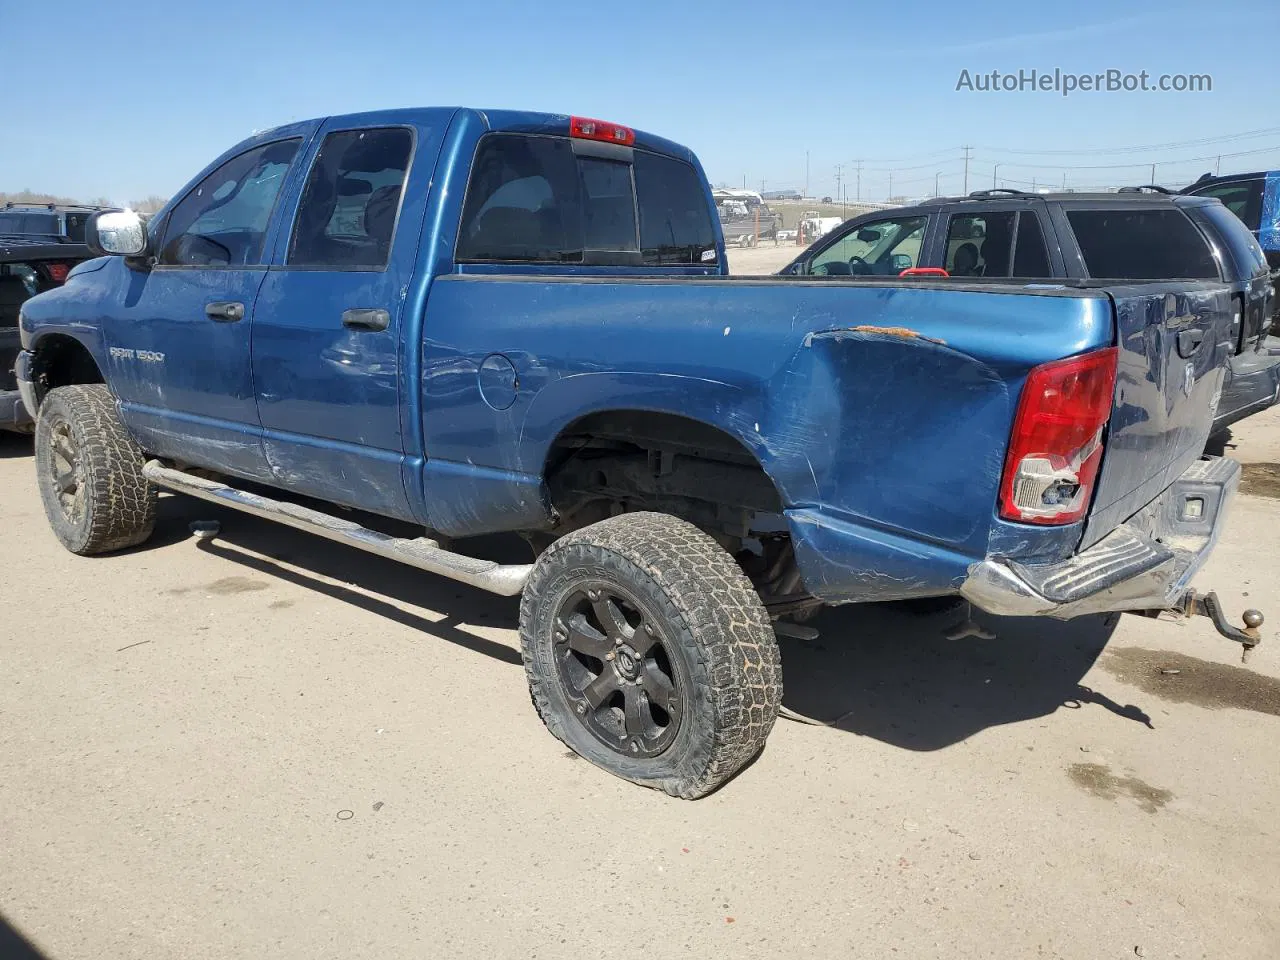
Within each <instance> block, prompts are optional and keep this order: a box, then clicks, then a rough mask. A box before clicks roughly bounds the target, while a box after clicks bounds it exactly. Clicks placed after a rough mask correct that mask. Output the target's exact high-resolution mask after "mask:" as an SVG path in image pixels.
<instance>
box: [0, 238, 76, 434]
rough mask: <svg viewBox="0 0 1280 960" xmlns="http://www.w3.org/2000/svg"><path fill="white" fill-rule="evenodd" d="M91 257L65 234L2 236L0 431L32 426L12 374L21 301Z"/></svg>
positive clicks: (57, 283)
mask: <svg viewBox="0 0 1280 960" xmlns="http://www.w3.org/2000/svg"><path fill="white" fill-rule="evenodd" d="M92 256H93V254H92V253H90V252H89V248H88V247H86V246H85V245H84V244H83V243H75V242H73V241H71V240H69V239H67V238H66V237H57V236H45V235H39V234H34V235H25V236H24V235H16V236H4V235H0V430H20V431H26V430H30V429H31V417H30V416H29V415H28V414H27V411H26V410H25V409H24V408H23V406H22V398H21V397H20V396H19V395H18V382H17V380H16V379H15V377H14V373H13V363H14V360H15V359H16V358H17V356H18V350H19V349H21V347H20V344H19V337H18V314H19V313H20V312H21V310H22V305H23V304H24V303H26V302H27V301H28V300H30V299H31V298H32V297H34V296H35V295H36V294H38V293H44V292H45V291H46V290H52V289H53V288H54V287H60V286H62V284H63V283H64V282H66V279H67V275H68V274H69V273H70V272H71V271H72V270H73V269H74V268H75V267H76V265H77V264H80V263H83V262H84V261H85V260H88V259H89V258H91V257H92Z"/></svg>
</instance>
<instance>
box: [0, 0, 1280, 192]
mask: <svg viewBox="0 0 1280 960" xmlns="http://www.w3.org/2000/svg"><path fill="white" fill-rule="evenodd" d="M57 6H58V13H57V15H56V16H57V21H58V22H57V25H56V28H55V29H53V30H52V31H47V30H42V29H37V28H36V27H35V26H34V25H38V24H41V23H45V22H46V21H47V19H48V17H49V15H50V7H49V5H48V3H47V2H35V0H0V38H15V37H23V38H24V39H23V40H22V41H21V42H17V43H8V42H5V41H4V40H0V43H3V48H4V59H3V63H4V75H5V92H6V97H5V100H6V103H7V105H8V110H7V111H6V118H5V120H4V122H3V124H2V125H0V190H17V189H22V188H31V189H34V190H40V191H47V192H52V193H59V194H69V195H74V196H80V197H93V196H108V197H111V198H113V199H115V200H117V201H126V200H129V199H133V198H140V197H143V196H146V195H148V194H152V193H155V194H161V195H165V196H167V195H169V194H170V193H172V192H173V191H174V190H176V189H177V188H178V187H179V186H181V185H182V184H183V183H184V182H186V180H188V179H189V178H190V177H191V176H192V175H193V174H194V173H196V172H197V171H198V170H199V169H200V168H201V167H203V166H204V165H205V164H206V163H207V162H208V161H209V160H211V159H212V158H213V157H214V156H216V155H217V154H218V153H220V152H221V151H222V150H224V149H225V148H227V147H229V146H231V145H232V144H234V143H236V142H237V141H238V140H240V139H241V138H243V137H245V136H247V135H248V134H250V133H251V132H252V131H254V130H255V129H260V128H265V127H270V126H274V125H276V124H278V123H283V122H287V121H289V120H294V119H302V118H306V117H312V116H323V115H329V114H334V113H345V112H349V111H355V110H365V109H373V108H378V107H397V106H412V105H428V104H454V103H463V104H468V105H476V106H492V107H516V108H526V109H535V110H549V111H554V112H565V113H581V114H586V115H590V116H597V117H601V118H603V119H608V120H616V121H618V122H621V123H627V124H631V125H633V126H637V127H641V128H644V129H647V130H651V131H653V132H655V133H660V134H662V135H664V136H667V137H670V138H671V139H674V140H677V141H680V142H682V143H685V144H688V145H689V146H691V147H693V149H694V150H695V151H696V152H697V153H698V155H699V156H700V157H701V158H702V160H703V163H704V165H705V166H706V168H707V171H708V174H709V176H710V177H711V179H712V180H713V181H717V182H727V183H729V184H733V185H739V186H740V185H741V184H742V182H743V179H744V177H745V179H746V182H747V183H749V184H750V185H752V186H753V187H754V188H757V189H758V188H759V186H760V183H761V181H762V180H763V181H765V182H766V185H767V187H768V188H770V189H772V188H775V187H784V186H787V187H793V186H802V185H803V182H804V177H805V152H806V150H807V151H808V152H809V170H810V174H809V176H810V188H811V192H813V193H815V194H818V195H821V194H833V195H834V193H835V167H836V164H839V163H843V164H844V171H845V175H846V177H849V178H851V179H850V181H849V182H850V196H853V194H854V192H855V190H857V189H858V188H857V187H856V186H855V185H854V178H853V171H854V168H855V164H854V161H855V160H857V159H859V158H861V159H862V160H863V173H862V180H861V188H860V189H861V193H862V196H863V197H872V198H876V197H883V196H885V195H887V192H888V176H889V171H890V170H892V171H893V175H894V177H895V185H894V193H895V194H905V195H908V196H920V195H923V194H926V193H930V192H932V190H933V187H934V183H935V177H937V180H938V184H939V186H940V188H941V189H942V191H943V192H948V191H951V192H956V191H959V190H960V189H961V186H962V170H963V164H962V162H961V161H960V159H959V158H960V156H961V152H960V147H961V146H962V145H965V144H969V145H972V146H973V147H974V150H973V160H972V162H971V165H970V178H969V186H970V189H974V188H976V187H978V186H990V185H991V179H992V173H993V165H994V164H995V163H996V162H1000V163H1001V167H1000V170H999V175H1000V177H1001V179H1002V180H1004V181H1005V182H1006V183H1007V184H1008V185H1010V186H1022V185H1024V184H1026V185H1029V184H1030V182H1031V181H1032V180H1033V179H1035V181H1036V182H1037V183H1053V184H1055V185H1059V186H1060V185H1061V182H1062V176H1063V173H1064V167H1067V166H1070V167H1072V168H1073V169H1069V170H1066V173H1067V184H1068V186H1073V185H1074V186H1077V187H1083V186H1088V185H1095V184H1102V183H1111V182H1116V183H1118V182H1135V181H1136V182H1145V181H1146V180H1148V179H1149V178H1150V169H1149V168H1146V169H1145V170H1144V169H1143V168H1141V167H1136V166H1135V167H1132V168H1118V169H1109V170H1088V169H1081V168H1082V167H1086V166H1089V165H1097V164H1102V163H1107V164H1119V163H1130V164H1143V163H1149V162H1150V161H1151V160H1160V161H1162V165H1161V166H1160V167H1158V168H1157V179H1158V180H1161V181H1165V182H1170V181H1175V180H1180V181H1186V180H1190V179H1194V177H1195V176H1196V175H1198V174H1199V173H1201V172H1203V171H1204V170H1205V169H1209V168H1210V167H1212V166H1213V162H1208V163H1206V162H1203V161H1198V160H1192V159H1191V158H1196V157H1202V156H1216V155H1217V154H1220V153H1223V154H1228V155H1230V154H1235V153H1241V152H1245V151H1257V152H1252V153H1250V154H1249V155H1247V156H1238V157H1233V156H1227V157H1226V158H1224V159H1223V161H1222V169H1223V172H1227V171H1229V170H1244V169H1258V168H1267V167H1273V168H1274V167H1277V166H1280V129H1278V130H1277V131H1276V133H1273V134H1270V135H1266V136H1258V137H1250V138H1246V139H1240V140H1234V141H1229V142H1225V143H1207V144H1199V145H1194V144H1193V145H1188V146H1183V147H1176V148H1167V149H1160V150H1144V151H1137V152H1135V153H1101V152H1099V151H1103V150H1114V149H1115V148H1120V147H1128V146H1134V145H1147V144H1164V143H1170V142H1175V141H1176V142H1182V141H1189V140H1196V139H1208V138H1214V137H1222V136H1225V135H1229V134H1236V133H1240V132H1242V131H1251V130H1259V129H1263V128H1280V109H1277V105H1278V104H1280V83H1277V77H1280V73H1278V72H1277V69H1276V67H1275V66H1274V63H1275V59H1276V56H1277V54H1276V48H1275V42H1276V37H1277V36H1280V4H1277V3H1276V2H1275V0H1221V2H1219V3H1216V4H1213V5H1211V6H1210V5H1205V4H1186V5H1183V6H1178V5H1176V3H1175V4H1174V5H1169V4H1150V5H1144V4H1132V3H1124V2H1122V0H1113V2H1104V0H1077V2H1076V3H1073V4H1062V3H1057V4H1053V5H1048V4H1044V5H1032V4H1028V3H1006V2H989V3H982V2H977V0H969V2H966V3H955V2H952V0H947V2H939V0H917V2H915V3H910V4H905V3H904V4H864V3H825V2H824V3H821V4H819V3H810V4H805V3H783V2H778V0H773V2H763V0H740V2H736V3H715V2H704V3H691V2H687V0H685V2H668V0H645V2H640V3H625V4H624V3H611V2H600V0H595V2H581V0H559V2H557V0H544V2H542V3H538V2H534V0H526V2H512V0H481V2H472V3H465V2H464V3H456V2H455V3H449V4H442V3H438V2H433V0H417V2H399V0H394V2H389V0H388V2H384V0H366V2H363V3H350V2H346V3H337V2H332V0H317V2H313V3H310V4H308V5H305V12H303V8H304V5H303V4H301V3H299V4H298V5H297V9H295V8H293V7H292V6H290V5H286V4H284V3H281V2H279V0H253V2H242V0H225V2H201V3H190V4H178V3H173V2H172V0H168V2H163V3H148V2H131V3H128V4H119V3H107V2H80V0H65V2H63V3H61V4H58V5H57ZM42 33H43V34H46V35H47V36H48V39H47V40H44V39H41V35H42ZM1055 67H1057V68H1060V69H1062V70H1065V71H1071V72H1076V73H1091V72H1094V71H1101V70H1106V69H1107V68H1117V69H1120V70H1123V71H1126V72H1130V71H1131V72H1135V73H1136V72H1137V71H1140V70H1147V71H1150V72H1151V73H1152V74H1153V75H1158V74H1160V73H1209V74H1211V75H1212V76H1213V84H1214V89H1213V92H1212V93H1198V94H1190V93H1182V94H1179V93H1111V94H1099V93H1077V94H1075V95H1074V96H1071V97H1067V98H1063V97H1061V96H1059V95H1057V94H1054V93H1030V92H1027V93H976V92H957V91H956V89H955V87H956V82H957V79H958V77H959V75H960V71H961V70H962V69H968V70H970V71H971V73H974V74H976V73H980V72H989V71H990V70H993V69H996V70H1000V71H1002V72H1016V71H1017V70H1018V69H1019V68H1025V69H1031V68H1037V69H1040V70H1049V71H1052V70H1053V69H1054V68H1055ZM1021 151H1073V152H1072V153H1030V152H1021ZM1175 161H1183V162H1175ZM939 174H940V176H938V175H939Z"/></svg>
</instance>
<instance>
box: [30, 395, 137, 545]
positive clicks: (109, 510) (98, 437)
mask: <svg viewBox="0 0 1280 960" xmlns="http://www.w3.org/2000/svg"><path fill="white" fill-rule="evenodd" d="M35 458H36V482H37V484H38V485H39V488H40V499H41V501H43V503H44V512H45V516H47V517H48V518H49V526H50V527H52V528H53V533H54V536H56V537H57V538H58V541H59V542H60V543H61V544H62V545H63V546H64V547H66V548H67V549H68V550H70V551H71V552H72V553H75V554H79V555H80V556H88V555H90V554H95V553H107V552H109V551H112V550H123V549H125V548H126V547H134V546H137V545H138V544H140V543H142V542H143V541H145V540H146V539H147V538H148V537H150V536H151V531H152V529H154V527H155V523H156V490H155V488H154V487H153V486H152V485H151V484H150V483H148V482H147V480H146V478H145V477H144V476H143V475H142V465H143V463H144V462H145V457H144V456H143V453H142V450H141V449H140V448H139V447H138V445H137V444H136V443H134V441H133V438H132V437H130V436H129V434H128V432H127V431H126V430H125V428H124V424H122V423H121V422H120V415H119V413H118V412H117V410H116V404H115V400H114V399H113V397H112V396H111V391H110V390H108V388H107V387H106V386H105V385H103V384H84V385H80V386H73V387H59V388H57V389H56V390H52V391H50V392H49V395H48V396H47V397H45V399H44V402H43V403H41V404H40V411H39V416H38V417H37V418H36V438H35Z"/></svg>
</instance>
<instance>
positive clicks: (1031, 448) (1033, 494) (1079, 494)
mask: <svg viewBox="0 0 1280 960" xmlns="http://www.w3.org/2000/svg"><path fill="white" fill-rule="evenodd" d="M1118 355H1119V351H1118V350H1117V349H1116V348H1115V347H1109V348H1107V349H1105V350H1096V351H1094V352H1092V353H1086V354H1082V355H1080V356H1078V357H1068V358H1067V359H1066V360H1055V361H1054V362H1053V363H1046V364H1044V365H1043V366H1039V367H1036V368H1035V369H1034V370H1032V371H1031V373H1030V374H1028V375H1027V382H1026V385H1025V386H1024V387H1023V388H1022V398H1021V399H1020V400H1019V402H1018V413H1017V416H1016V417H1015V419H1014V421H1013V435H1012V436H1011V437H1010V438H1009V453H1008V455H1007V456H1006V457H1005V462H1004V479H1003V480H1002V481H1001V484H1000V516H1002V517H1004V518H1005V519H1006V520H1018V521H1021V522H1023V523H1038V524H1063V523H1073V522H1075V521H1076V520H1079V519H1080V518H1081V517H1083V516H1084V514H1085V512H1086V511H1087V510H1088V509H1089V500H1090V499H1091V498H1092V496H1093V488H1094V483H1095V481H1096V480H1097V479H1098V467H1099V465H1100V464H1101V462H1102V431H1103V428H1104V427H1106V425H1107V421H1108V420H1109V419H1110V417H1111V405H1112V399H1113V395H1114V393H1115V387H1116V362H1117V359H1118Z"/></svg>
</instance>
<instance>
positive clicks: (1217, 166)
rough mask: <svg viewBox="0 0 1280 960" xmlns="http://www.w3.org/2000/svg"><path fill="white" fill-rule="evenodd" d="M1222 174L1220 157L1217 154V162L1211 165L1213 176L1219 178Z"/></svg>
mask: <svg viewBox="0 0 1280 960" xmlns="http://www.w3.org/2000/svg"><path fill="white" fill-rule="evenodd" d="M1221 173H1222V156H1221V154H1219V156H1218V162H1217V163H1215V164H1214V165H1213V175H1214V176H1215V177H1216V176H1219V175H1220V174H1221Z"/></svg>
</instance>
